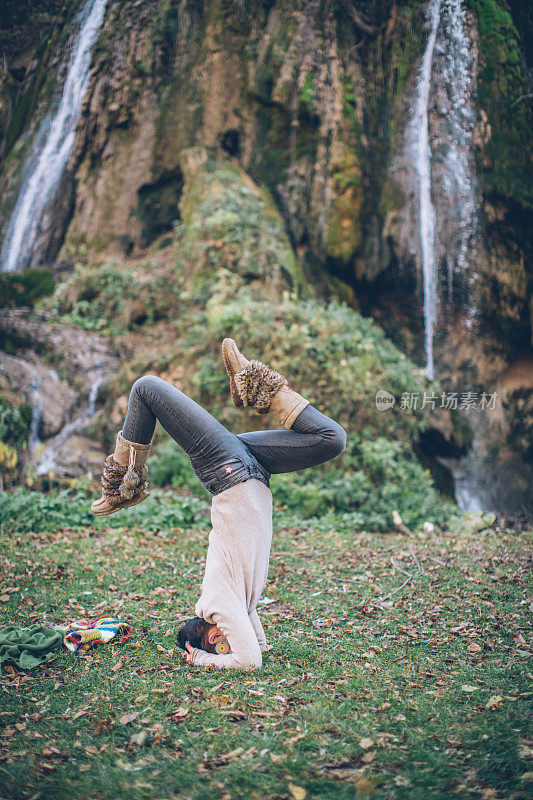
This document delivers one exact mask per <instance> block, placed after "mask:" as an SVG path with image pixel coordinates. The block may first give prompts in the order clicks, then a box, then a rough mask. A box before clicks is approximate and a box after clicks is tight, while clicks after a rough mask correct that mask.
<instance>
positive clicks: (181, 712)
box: [168, 706, 189, 722]
mask: <svg viewBox="0 0 533 800" xmlns="http://www.w3.org/2000/svg"><path fill="white" fill-rule="evenodd" d="M188 713H189V709H188V708H183V707H182V706H180V707H179V708H177V709H176V710H175V711H172V712H171V713H170V714H168V716H169V717H170V721H171V722H181V721H182V720H184V719H185V717H186V716H187V714H188Z"/></svg>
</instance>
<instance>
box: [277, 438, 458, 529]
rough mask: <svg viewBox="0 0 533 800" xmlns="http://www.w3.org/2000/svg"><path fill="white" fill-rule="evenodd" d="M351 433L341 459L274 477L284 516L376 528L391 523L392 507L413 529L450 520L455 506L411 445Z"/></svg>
mask: <svg viewBox="0 0 533 800" xmlns="http://www.w3.org/2000/svg"><path fill="white" fill-rule="evenodd" d="M366 435H367V436H368V438H366V436H358V435H357V434H351V435H350V434H349V436H348V443H347V447H346V451H345V453H344V455H343V456H342V458H341V459H336V460H334V461H332V462H330V463H328V464H324V465H323V466H321V467H319V468H316V469H313V470H305V471H303V472H294V473H290V474H288V475H275V476H273V477H272V491H273V493H274V497H275V499H276V502H281V503H283V504H284V506H285V508H284V509H283V516H284V517H285V516H287V515H289V516H291V515H292V518H293V519H294V520H296V519H297V518H300V517H301V515H302V512H303V513H304V514H305V515H306V516H309V517H312V518H314V519H313V523H314V524H316V525H318V526H319V527H321V528H323V527H331V526H332V525H335V526H337V527H338V526H341V527H345V526H347V525H355V526H357V527H365V528H367V529H368V530H372V531H385V530H390V529H391V528H392V527H393V517H392V512H393V510H396V511H398V513H399V514H400V516H401V517H402V520H403V522H404V523H405V524H406V525H407V526H408V527H410V528H412V529H417V528H420V527H421V526H422V523H423V522H425V521H426V520H427V521H430V522H433V523H434V524H435V525H441V524H442V523H444V522H446V521H447V520H448V519H449V518H450V517H451V516H452V515H453V514H454V513H455V512H456V511H457V507H456V506H455V505H454V504H453V503H450V502H449V501H447V500H444V499H443V498H442V497H441V496H440V494H439V493H438V491H437V490H436V489H435V487H434V486H433V485H432V481H431V478H430V476H429V473H428V471H427V470H425V469H424V468H423V467H422V465H421V464H420V463H419V462H418V461H417V460H416V459H415V457H414V456H413V453H412V451H411V450H409V449H408V448H407V447H406V446H405V445H402V444H401V443H400V442H398V441H391V440H390V439H387V438H385V437H382V436H381V437H377V438H372V437H371V436H369V435H368V433H367V434H366Z"/></svg>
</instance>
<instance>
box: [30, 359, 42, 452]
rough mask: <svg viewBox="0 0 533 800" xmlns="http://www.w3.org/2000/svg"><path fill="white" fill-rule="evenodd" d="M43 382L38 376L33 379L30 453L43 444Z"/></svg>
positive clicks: (31, 385)
mask: <svg viewBox="0 0 533 800" xmlns="http://www.w3.org/2000/svg"><path fill="white" fill-rule="evenodd" d="M41 386H42V380H41V378H39V376H38V375H37V374H35V375H34V376H33V377H32V379H31V384H30V387H31V425H30V435H29V439H28V447H29V450H30V453H34V452H35V451H36V450H37V449H38V447H39V446H40V444H41V438H40V436H39V429H40V427H41V420H42V418H43V404H42V396H41Z"/></svg>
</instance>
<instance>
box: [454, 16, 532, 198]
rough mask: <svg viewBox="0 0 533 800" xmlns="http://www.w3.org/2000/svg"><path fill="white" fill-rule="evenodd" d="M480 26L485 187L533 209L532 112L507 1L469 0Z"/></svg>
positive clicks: (480, 163) (481, 163)
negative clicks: (484, 116)
mask: <svg viewBox="0 0 533 800" xmlns="http://www.w3.org/2000/svg"><path fill="white" fill-rule="evenodd" d="M468 4H469V6H470V7H471V8H472V10H473V11H474V13H475V14H476V17H477V21H478V29H479V43H480V62H481V64H480V69H479V75H478V93H479V105H480V107H481V109H483V111H484V113H485V114H486V118H487V123H488V128H487V136H486V137H485V140H484V142H483V145H482V147H481V148H480V151H479V156H478V166H479V178H480V181H481V184H482V187H483V189H484V191H485V192H486V193H488V194H495V195H500V196H503V197H506V198H508V199H509V200H511V201H514V202H516V203H519V204H520V205H522V206H523V207H524V208H528V209H533V136H532V132H533V113H532V110H531V101H530V96H529V90H528V86H527V80H526V75H525V73H524V64H523V60H522V54H521V46H522V44H521V42H520V38H519V35H518V31H517V29H516V27H515V25H514V22H513V18H512V16H511V13H510V11H509V7H508V4H507V2H506V0H468Z"/></svg>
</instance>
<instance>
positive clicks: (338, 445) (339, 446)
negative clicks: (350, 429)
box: [327, 421, 347, 458]
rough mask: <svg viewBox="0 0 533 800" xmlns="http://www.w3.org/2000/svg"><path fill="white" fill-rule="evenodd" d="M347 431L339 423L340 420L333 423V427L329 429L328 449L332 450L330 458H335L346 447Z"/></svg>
mask: <svg viewBox="0 0 533 800" xmlns="http://www.w3.org/2000/svg"><path fill="white" fill-rule="evenodd" d="M346 439H347V435H346V431H345V430H344V428H343V427H342V425H339V423H338V422H333V421H332V423H331V428H330V429H329V430H328V434H327V443H328V449H329V451H330V452H331V454H332V455H331V456H330V458H335V456H338V455H340V454H341V453H342V451H343V450H344V448H345V447H346Z"/></svg>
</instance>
